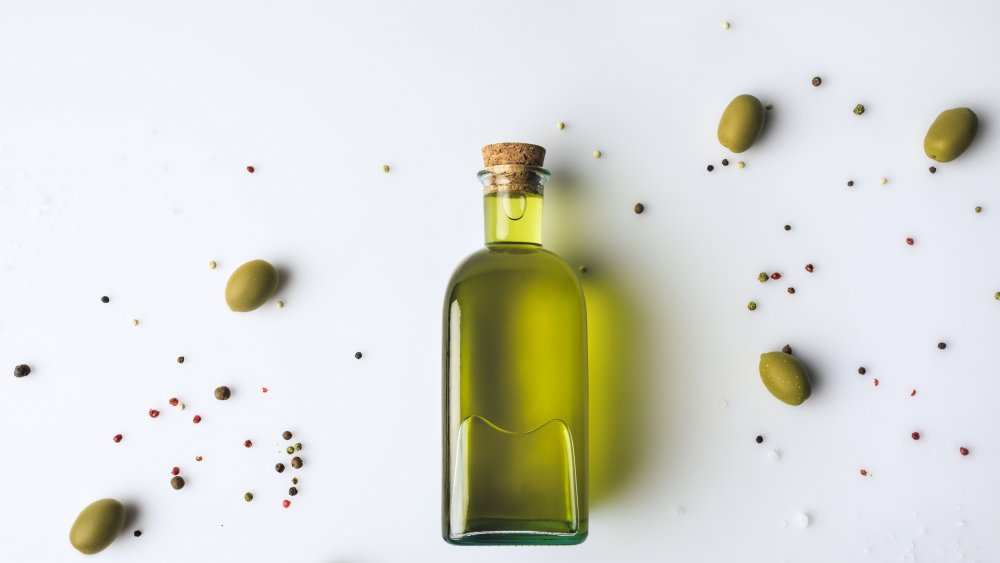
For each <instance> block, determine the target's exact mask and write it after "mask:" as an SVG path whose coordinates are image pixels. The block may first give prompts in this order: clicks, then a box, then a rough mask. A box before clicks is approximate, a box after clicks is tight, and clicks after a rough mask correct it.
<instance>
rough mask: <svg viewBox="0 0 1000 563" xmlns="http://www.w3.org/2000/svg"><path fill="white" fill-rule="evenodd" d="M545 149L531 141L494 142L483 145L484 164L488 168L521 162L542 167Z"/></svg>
mask: <svg viewBox="0 0 1000 563" xmlns="http://www.w3.org/2000/svg"><path fill="white" fill-rule="evenodd" d="M544 161H545V149H544V148H543V147H540V146H538V145H532V144H529V143H494V144H492V145H486V146H485V147H483V164H484V165H485V166H486V168H489V167H491V166H499V165H503V164H521V165H527V166H539V167H541V166H542V164H543V163H544Z"/></svg>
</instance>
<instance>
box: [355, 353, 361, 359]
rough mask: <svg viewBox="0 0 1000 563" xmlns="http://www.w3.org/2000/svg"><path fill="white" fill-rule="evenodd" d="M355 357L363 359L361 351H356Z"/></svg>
mask: <svg viewBox="0 0 1000 563" xmlns="http://www.w3.org/2000/svg"><path fill="white" fill-rule="evenodd" d="M354 357H355V358H357V359H359V360H360V359H361V352H355V353H354Z"/></svg>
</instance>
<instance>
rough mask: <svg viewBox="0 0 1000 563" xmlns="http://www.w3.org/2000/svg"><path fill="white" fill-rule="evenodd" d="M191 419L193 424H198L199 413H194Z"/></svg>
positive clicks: (199, 420)
mask: <svg viewBox="0 0 1000 563" xmlns="http://www.w3.org/2000/svg"><path fill="white" fill-rule="evenodd" d="M191 421H192V422H194V423H195V424H198V423H199V422H201V415H200V414H196V415H194V418H192V419H191Z"/></svg>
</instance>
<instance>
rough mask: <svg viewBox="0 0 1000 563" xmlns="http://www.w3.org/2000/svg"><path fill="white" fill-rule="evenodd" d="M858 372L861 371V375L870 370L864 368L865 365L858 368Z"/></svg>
mask: <svg viewBox="0 0 1000 563" xmlns="http://www.w3.org/2000/svg"><path fill="white" fill-rule="evenodd" d="M858 373H860V374H861V375H864V374H866V373H868V370H866V369H865V368H864V366H861V367H859V368H858Z"/></svg>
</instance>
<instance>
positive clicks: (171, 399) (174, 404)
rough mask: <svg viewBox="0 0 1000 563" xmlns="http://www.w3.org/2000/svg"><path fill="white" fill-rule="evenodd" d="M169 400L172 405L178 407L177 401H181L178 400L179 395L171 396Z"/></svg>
mask: <svg viewBox="0 0 1000 563" xmlns="http://www.w3.org/2000/svg"><path fill="white" fill-rule="evenodd" d="M167 402H168V403H170V406H172V407H176V406H177V403H179V402H180V401H178V400H177V397H171V398H170V400H169V401H167Z"/></svg>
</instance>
